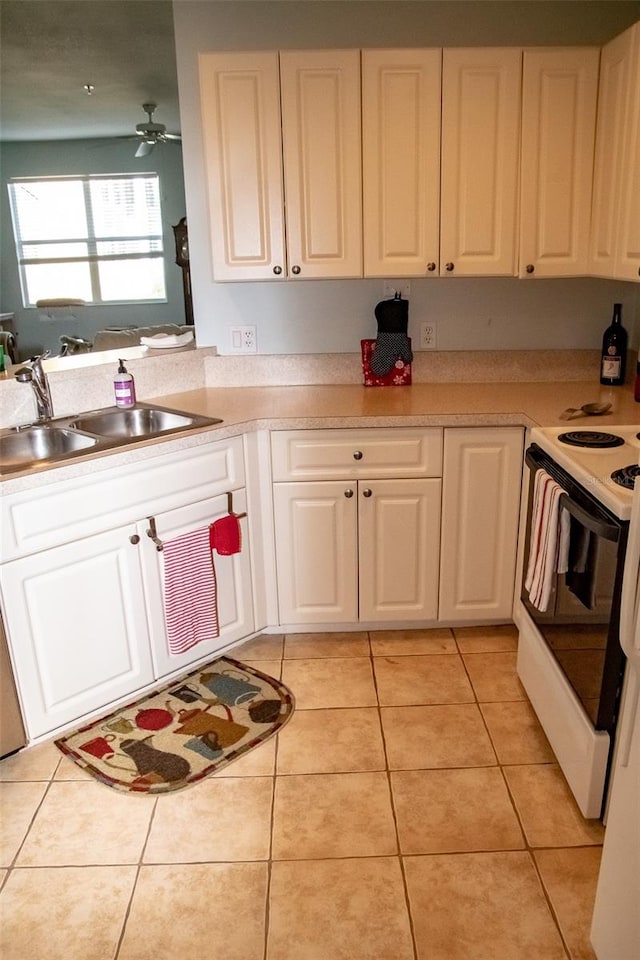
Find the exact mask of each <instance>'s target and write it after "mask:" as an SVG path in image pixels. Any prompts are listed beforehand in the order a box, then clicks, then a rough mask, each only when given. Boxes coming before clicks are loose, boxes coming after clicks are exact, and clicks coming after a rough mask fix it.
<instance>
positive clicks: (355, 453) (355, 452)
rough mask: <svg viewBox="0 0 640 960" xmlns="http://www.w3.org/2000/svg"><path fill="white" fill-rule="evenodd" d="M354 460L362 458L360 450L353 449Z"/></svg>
mask: <svg viewBox="0 0 640 960" xmlns="http://www.w3.org/2000/svg"><path fill="white" fill-rule="evenodd" d="M353 459H354V460H362V450H355V451H354V453H353Z"/></svg>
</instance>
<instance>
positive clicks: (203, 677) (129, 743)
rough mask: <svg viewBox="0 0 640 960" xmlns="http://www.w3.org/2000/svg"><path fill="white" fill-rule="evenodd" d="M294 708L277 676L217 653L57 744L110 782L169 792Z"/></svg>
mask: <svg viewBox="0 0 640 960" xmlns="http://www.w3.org/2000/svg"><path fill="white" fill-rule="evenodd" d="M293 708H294V699H293V695H292V693H291V691H290V690H288V689H287V687H285V685H284V684H283V683H281V682H280V681H279V680H275V679H274V678H273V677H268V676H267V675H266V674H264V673H261V672H260V671H259V670H256V669H255V668H254V667H252V666H249V665H248V664H246V663H240V662H239V661H238V660H232V659H231V657H219V658H218V659H217V660H214V661H212V662H211V663H208V664H206V665H205V666H203V667H200V668H199V669H198V670H194V671H193V673H190V674H189V675H188V676H186V677H181V678H180V680H174V681H173V683H170V684H167V686H165V687H163V688H162V689H161V690H156V691H154V692H153V693H151V694H149V695H147V696H146V697H143V698H142V699H140V700H136V701H135V702H134V703H130V704H128V705H127V706H126V707H121V708H120V709H119V710H116V711H114V712H113V713H110V714H109V715H108V716H106V717H102V718H101V719H100V720H94V721H93V722H92V723H90V724H87V725H86V726H84V727H80V728H79V729H78V730H76V731H75V732H73V733H70V734H69V735H68V736H65V737H61V738H60V739H58V740H56V741H55V744H56V746H57V747H58V748H59V749H60V750H61V751H62V753H64V754H65V756H67V757H69V758H70V759H71V760H74V761H75V763H77V764H78V765H79V766H80V767H82V769H83V770H86V772H87V773H90V774H91V775H92V776H93V777H95V778H96V780H99V781H100V782H101V783H104V784H106V785H107V786H109V787H114V788H115V789H116V790H125V791H130V792H134V793H152V794H155V793H166V792H168V791H170V790H180V789H181V788H182V787H186V786H188V785H189V784H192V783H197V782H198V781H199V780H202V779H203V778H204V777H207V776H209V774H211V773H214V772H215V771H216V770H220V768H221V767H223V766H225V765H226V764H228V763H231V761H232V760H237V759H238V757H242V756H244V754H246V753H248V752H249V750H253V749H254V748H255V747H257V746H258V745H259V744H261V743H264V741H265V740H268V739H269V738H270V737H272V736H273V735H274V734H276V733H277V732H278V730H280V729H281V728H282V727H283V726H284V724H285V723H286V722H287V720H289V718H290V717H291V715H292V713H293Z"/></svg>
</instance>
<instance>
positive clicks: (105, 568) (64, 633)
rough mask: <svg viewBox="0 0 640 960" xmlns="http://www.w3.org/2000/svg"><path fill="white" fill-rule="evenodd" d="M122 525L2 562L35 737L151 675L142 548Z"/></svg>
mask: <svg viewBox="0 0 640 960" xmlns="http://www.w3.org/2000/svg"><path fill="white" fill-rule="evenodd" d="M134 532H135V528H134V527H133V525H132V526H131V527H129V528H126V527H122V528H119V529H117V530H113V531H110V532H108V533H103V534H100V535H98V536H93V537H88V538H87V539H86V540H78V541H76V542H75V543H72V544H66V545H64V546H61V547H56V548H55V549H52V550H46V551H44V552H43V553H39V554H36V555H34V556H31V557H25V558H23V559H22V560H15V561H13V562H12V563H7V564H5V565H4V567H3V569H2V595H3V603H4V608H5V613H6V626H7V633H8V635H9V642H10V645H11V650H12V656H13V662H14V666H15V670H16V679H17V683H18V687H19V689H20V696H21V700H22V704H23V708H24V712H25V721H26V725H27V730H28V734H29V738H30V739H33V738H35V737H39V736H42V735H43V734H46V733H50V732H52V731H53V730H55V729H56V728H58V727H61V726H63V725H64V724H70V723H72V722H73V721H74V720H77V719H78V718H80V717H83V716H85V715H86V714H89V713H91V712H92V711H96V710H99V709H101V708H102V709H105V710H106V709H107V706H108V704H109V703H111V702H112V701H114V700H118V699H119V698H122V697H126V696H128V695H129V694H132V693H133V692H134V691H135V690H137V689H139V688H140V687H143V686H144V685H145V684H147V683H150V682H151V681H152V680H153V671H152V665H151V653H150V649H149V634H148V629H147V616H146V610H145V603H144V593H143V587H142V572H141V560H142V556H141V550H140V545H134V544H132V543H131V542H130V540H129V536H130V535H133V534H134Z"/></svg>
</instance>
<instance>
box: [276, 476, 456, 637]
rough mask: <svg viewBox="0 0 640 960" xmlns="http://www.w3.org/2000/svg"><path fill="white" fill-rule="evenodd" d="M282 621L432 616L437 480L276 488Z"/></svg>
mask: <svg viewBox="0 0 640 960" xmlns="http://www.w3.org/2000/svg"><path fill="white" fill-rule="evenodd" d="M274 507H275V518H274V519H275V529H276V531H277V539H276V563H277V576H278V598H279V611H280V622H281V623H282V624H300V623H340V622H343V623H351V622H357V621H358V620H362V621H368V620H375V621H394V620H399V621H401V620H435V618H436V617H437V604H438V549H439V537H440V480H439V479H421V480H367V479H362V480H356V481H353V480H349V481H339V480H329V481H325V482H318V483H312V482H306V483H276V484H275V485H274Z"/></svg>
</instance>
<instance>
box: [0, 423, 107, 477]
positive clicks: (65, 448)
mask: <svg viewBox="0 0 640 960" xmlns="http://www.w3.org/2000/svg"><path fill="white" fill-rule="evenodd" d="M97 442H98V441H97V440H96V438H95V437H87V436H85V435H84V434H82V433H75V432H74V431H73V430H65V429H61V428H60V427H48V426H38V425H35V424H34V425H32V426H29V427H25V428H24V429H22V430H16V431H12V432H11V433H8V434H6V435H5V436H2V437H0V464H1V465H2V468H3V469H7V470H10V469H12V468H13V469H16V468H17V467H24V466H28V464H30V463H36V462H37V461H39V460H59V459H60V458H63V457H67V456H69V454H72V453H77V452H79V451H82V450H87V449H88V448H89V447H94V446H95V445H96V443H97Z"/></svg>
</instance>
